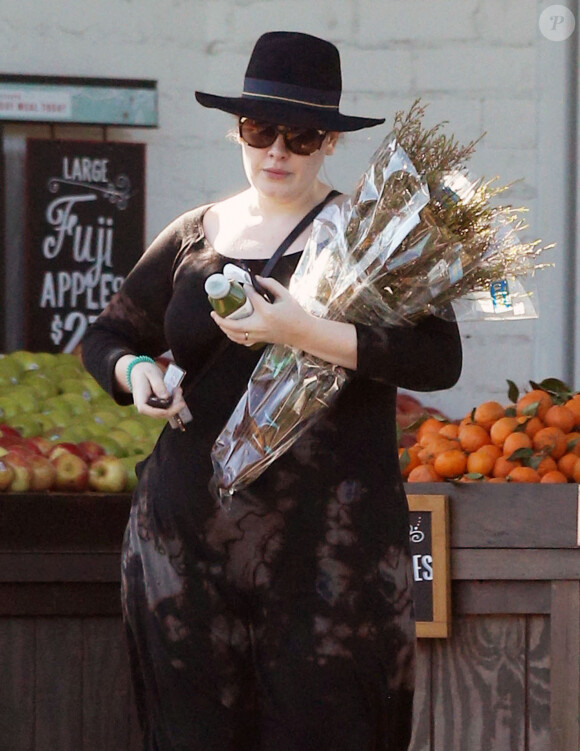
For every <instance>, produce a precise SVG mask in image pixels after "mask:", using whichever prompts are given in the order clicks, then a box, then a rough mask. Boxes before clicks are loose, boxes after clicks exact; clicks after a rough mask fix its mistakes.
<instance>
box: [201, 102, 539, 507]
mask: <svg viewBox="0 0 580 751" xmlns="http://www.w3.org/2000/svg"><path fill="white" fill-rule="evenodd" d="M424 112H425V108H424V107H423V106H422V105H421V104H420V102H419V101H416V102H415V103H414V104H413V106H412V107H411V109H410V110H409V111H408V112H407V113H406V114H405V113H402V112H399V113H397V114H396V116H395V121H394V127H393V130H392V132H391V133H390V134H389V135H388V136H387V137H386V138H385V140H384V141H383V143H382V144H381V145H380V147H379V148H378V149H377V151H376V152H375V154H374V156H373V157H372V159H371V161H370V163H369V166H368V167H367V169H366V171H365V172H364V174H363V175H362V176H361V178H360V179H359V181H358V183H357V185H356V187H355V189H354V191H353V193H352V195H351V196H350V197H349V198H348V199H347V200H346V201H345V202H344V203H343V204H342V206H340V207H339V206H336V205H332V206H329V207H327V209H325V211H324V212H323V213H322V215H321V216H320V217H319V219H317V220H315V223H314V226H313V230H312V233H311V236H310V239H309V241H308V243H307V246H306V248H305V250H304V252H303V254H302V257H301V259H300V261H299V264H298V266H297V268H296V271H295V273H294V275H293V277H292V279H291V282H290V292H291V294H292V295H293V296H294V297H295V298H296V299H297V300H298V301H299V302H300V304H301V305H302V307H304V308H305V309H306V310H307V311H309V312H311V313H312V314H314V315H317V316H320V317H324V318H329V319H333V320H338V321H345V322H350V323H363V324H371V325H372V324H381V325H385V324H387V325H393V326H405V325H407V326H408V325H413V323H415V322H416V321H417V320H419V319H420V318H422V317H423V316H426V315H429V314H431V315H439V316H442V317H447V316H449V315H450V314H451V315H453V312H452V310H453V309H452V307H451V304H452V303H453V304H454V308H455V315H456V316H457V317H461V318H462V319H463V320H465V319H466V318H472V319H476V318H488V317H492V318H493V317H495V318H502V319H505V318H509V317H512V318H513V317H522V316H523V317H533V316H534V315H536V313H535V308H534V306H533V304H532V302H531V299H530V294H529V292H527V290H526V287H525V284H524V282H525V280H526V278H528V277H530V276H531V275H533V272H534V271H535V270H536V269H537V268H540V267H541V265H540V264H539V263H538V261H537V257H538V255H539V253H540V252H541V251H543V250H546V249H547V247H548V246H546V247H540V245H539V241H534V242H523V241H521V240H520V239H519V237H518V232H519V231H520V230H522V229H523V228H524V227H525V225H524V223H523V220H522V213H523V211H524V210H523V209H521V208H520V209H516V208H513V207H511V206H508V205H500V204H498V203H495V202H494V199H495V198H496V197H497V196H498V195H499V194H500V193H501V192H503V191H504V190H506V188H505V187H494V185H493V182H492V181H485V180H483V179H473V178H472V177H470V175H469V173H468V171H467V166H466V164H467V162H468V160H469V158H470V157H471V155H472V154H473V152H474V150H475V146H476V143H477V142H476V141H473V142H471V143H469V144H468V145H467V146H462V145H460V144H459V143H458V142H457V141H456V140H455V138H454V137H448V136H446V135H445V134H444V133H443V132H442V128H443V125H444V123H440V124H438V125H435V126H434V127H432V128H430V129H428V128H426V127H425V126H424V125H423V116H424ZM542 265H543V264H542ZM458 310H459V311H460V314H459V315H457V311H458ZM346 380H347V374H346V372H345V371H344V370H343V369H342V368H340V367H338V366H334V365H332V364H330V363H328V362H325V361H323V360H320V359H318V358H316V357H313V356H312V355H309V354H307V353H305V352H301V351H297V350H293V349H290V348H287V347H284V346H281V345H271V346H269V347H267V348H266V350H265V352H264V354H263V355H262V357H261V359H260V361H259V362H258V364H257V365H256V368H255V369H254V372H253V373H252V376H251V378H250V381H249V383H248V387H247V390H246V392H245V394H244V395H243V396H242V398H241V399H240V401H239V403H238V404H237V406H236V408H235V409H234V411H233V413H232V415H231V416H230V418H229V420H228V422H227V424H226V425H225V427H224V428H223V430H222V432H221V433H220V435H219V436H218V438H217V440H216V442H215V444H214V446H213V449H212V463H213V468H214V477H213V479H212V483H211V489H212V492H213V493H214V495H216V496H217V497H219V498H220V499H221V500H224V499H226V498H227V497H228V496H231V495H232V494H233V493H234V492H235V491H236V490H238V489H240V488H243V487H245V486H247V485H249V484H250V483H251V482H252V481H253V480H255V479H256V478H257V477H259V475H260V474H262V472H263V471H264V470H265V469H266V467H268V466H269V465H270V464H271V463H272V462H273V461H274V460H275V459H276V458H277V457H279V456H280V455H281V454H282V453H283V452H285V451H286V450H287V449H288V448H289V447H290V446H291V445H292V444H293V443H294V442H295V440H296V439H297V438H298V437H299V436H300V435H301V434H302V433H303V432H304V430H306V429H307V428H308V427H309V425H310V424H311V422H312V421H313V420H314V419H316V416H317V415H319V414H320V411H321V410H323V409H325V408H326V407H328V406H329V405H330V403H331V402H332V400H333V399H334V397H335V396H336V394H337V393H338V392H339V390H340V389H341V388H342V386H343V385H344V383H345V381H346Z"/></svg>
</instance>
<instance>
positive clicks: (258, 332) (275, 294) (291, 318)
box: [211, 276, 311, 348]
mask: <svg viewBox="0 0 580 751" xmlns="http://www.w3.org/2000/svg"><path fill="white" fill-rule="evenodd" d="M257 279H258V281H259V283H260V284H261V285H262V287H264V289H265V290H266V291H267V292H268V293H269V294H270V297H272V298H273V299H274V302H272V303H269V302H268V301H267V300H265V299H264V298H263V297H262V295H260V294H258V292H256V290H255V289H254V288H253V287H251V286H250V285H248V284H245V285H244V291H245V293H246V295H247V297H248V299H249V300H250V302H251V303H252V307H253V308H254V312H253V313H252V314H251V315H249V316H247V317H246V318H238V319H237V320H232V319H231V318H221V317H220V316H219V315H218V314H217V313H216V312H215V311H212V313H211V317H212V318H213V320H214V321H215V322H216V323H217V325H218V326H219V327H220V329H221V330H222V331H223V332H224V334H225V335H226V336H227V337H228V338H229V339H231V340H232V341H233V342H236V343H237V344H242V345H244V346H246V347H249V346H251V345H252V344H256V343H257V342H263V343H264V344H285V345H287V346H290V347H298V348H300V341H301V334H302V332H304V331H305V330H306V329H307V327H308V325H309V319H310V318H311V316H310V315H309V314H308V313H307V312H306V311H305V310H304V309H303V308H302V307H301V306H300V305H299V304H298V303H297V302H296V300H295V299H294V298H293V297H292V295H291V294H290V293H289V292H288V290H287V289H286V288H285V287H284V286H283V285H282V284H280V283H279V282H277V281H276V280H275V279H272V278H270V277H268V278H263V277H261V276H258V277H257Z"/></svg>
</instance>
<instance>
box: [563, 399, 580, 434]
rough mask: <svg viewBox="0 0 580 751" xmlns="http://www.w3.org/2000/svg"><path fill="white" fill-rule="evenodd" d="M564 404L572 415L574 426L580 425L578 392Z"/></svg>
mask: <svg viewBox="0 0 580 751" xmlns="http://www.w3.org/2000/svg"><path fill="white" fill-rule="evenodd" d="M564 406H565V407H566V408H567V409H569V410H570V412H571V413H572V414H573V415H574V427H576V425H578V426H580V394H575V395H574V396H572V397H570V399H568V401H567V402H565V403H564Z"/></svg>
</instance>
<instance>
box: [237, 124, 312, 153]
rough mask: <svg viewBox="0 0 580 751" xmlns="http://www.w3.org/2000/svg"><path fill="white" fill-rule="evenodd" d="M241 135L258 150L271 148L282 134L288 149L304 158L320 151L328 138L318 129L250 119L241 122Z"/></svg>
mask: <svg viewBox="0 0 580 751" xmlns="http://www.w3.org/2000/svg"><path fill="white" fill-rule="evenodd" d="M239 133H240V137H241V138H242V140H244V141H245V142H246V143H247V144H248V145H249V146H253V147H254V148H257V149H265V148H267V147H268V146H271V145H272V144H273V143H274V141H275V140H276V138H277V137H278V134H279V133H282V135H283V136H284V143H285V144H286V148H287V149H288V150H289V151H291V152H292V153H293V154H300V155H302V156H308V155H309V154H313V153H314V152H315V151H318V149H319V148H320V147H321V146H322V142H323V141H324V137H325V136H326V132H324V131H322V132H321V131H319V130H316V128H286V127H284V126H281V125H272V124H271V123H263V122H260V121H259V120H249V119H245V120H240V125H239Z"/></svg>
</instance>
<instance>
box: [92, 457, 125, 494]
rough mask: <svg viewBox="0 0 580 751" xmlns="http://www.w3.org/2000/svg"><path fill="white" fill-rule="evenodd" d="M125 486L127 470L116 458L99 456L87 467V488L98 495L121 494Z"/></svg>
mask: <svg viewBox="0 0 580 751" xmlns="http://www.w3.org/2000/svg"><path fill="white" fill-rule="evenodd" d="M126 485H127V470H126V469H125V465H124V464H123V462H122V461H121V460H120V459H119V458H118V457H116V456H110V455H105V456H100V457H99V458H98V459H95V461H94V462H93V463H92V464H91V466H90V467H89V487H90V488H91V490H97V491H98V492H99V493H121V492H122V491H123V490H125V486H126Z"/></svg>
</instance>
